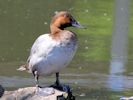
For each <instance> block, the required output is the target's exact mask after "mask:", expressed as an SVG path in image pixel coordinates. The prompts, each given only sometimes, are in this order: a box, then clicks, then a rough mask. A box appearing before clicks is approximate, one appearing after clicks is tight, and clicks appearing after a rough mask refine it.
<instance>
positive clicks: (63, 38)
mask: <svg viewBox="0 0 133 100" xmlns="http://www.w3.org/2000/svg"><path fill="white" fill-rule="evenodd" d="M67 27H77V28H83V26H82V25H80V23H79V22H77V21H76V20H75V19H74V17H73V16H72V15H71V14H70V13H69V12H68V11H60V12H58V13H57V14H55V15H54V16H53V17H52V20H51V23H50V32H49V33H46V34H42V35H40V36H39V37H38V38H37V39H36V40H35V42H34V43H33V45H32V47H31V50H30V54H29V57H28V59H27V62H26V63H25V64H24V65H22V66H20V68H18V70H19V71H24V70H26V71H28V72H30V73H32V74H33V76H34V78H35V82H36V86H37V87H39V76H44V77H45V76H49V75H52V74H55V75H56V81H55V84H54V85H55V86H60V84H61V83H60V80H59V73H60V71H61V70H62V69H63V68H65V67H66V66H68V64H69V63H70V62H71V61H72V59H73V57H74V55H75V53H76V50H77V46H78V43H77V35H76V33H75V32H72V31H69V30H66V28H67Z"/></svg>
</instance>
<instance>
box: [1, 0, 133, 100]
mask: <svg viewBox="0 0 133 100" xmlns="http://www.w3.org/2000/svg"><path fill="white" fill-rule="evenodd" d="M113 5H114V0H108V1H107V0H95V1H93V0H67V1H63V0H54V1H53V0H45V1H44V0H39V1H34V0H1V1H0V46H1V48H0V84H1V85H2V86H3V87H4V88H5V89H6V90H14V89H17V88H20V87H26V86H34V85H35V82H34V79H33V76H32V75H31V74H28V73H26V72H18V71H16V69H17V68H18V67H19V66H20V65H21V64H24V62H25V61H26V59H27V57H28V55H29V50H30V47H31V45H32V44H33V42H34V40H35V39H36V38H37V37H38V36H39V35H40V34H43V33H48V32H49V23H50V20H51V16H52V15H54V13H55V12H56V11H59V10H69V11H70V12H71V13H72V15H73V16H74V17H75V18H76V19H77V20H78V21H79V22H80V23H81V24H83V25H85V26H86V27H87V29H85V30H83V29H76V28H69V30H72V31H74V32H76V33H78V38H79V39H78V40H79V48H78V51H77V53H76V56H75V57H74V59H73V61H72V62H71V64H70V65H69V66H68V68H66V69H64V70H63V71H62V72H61V82H62V83H65V84H69V85H71V87H73V92H74V94H75V95H76V97H77V100H118V98H120V97H121V96H131V95H132V93H133V77H132V75H133V68H132V64H133V62H132V58H133V46H132V40H133V35H132V28H130V29H129V50H128V54H129V56H128V61H127V64H126V65H125V66H126V67H122V68H121V69H122V70H124V72H123V73H122V74H119V73H118V74H116V75H114V74H112V73H113V72H114V71H120V69H117V70H116V69H115V67H111V65H110V62H111V54H110V51H111V50H110V49H111V48H110V47H111V39H112V38H111V37H112V23H113V19H112V18H113V7H114V6H113ZM131 5H133V2H131ZM132 7H133V6H132ZM132 13H133V12H132V11H131V14H132ZM131 20H132V19H131ZM132 24H133V23H132V21H131V23H130V26H132ZM116 63H118V62H116ZM119 64H120V63H119ZM119 64H118V65H119ZM112 66H113V65H112ZM113 68H114V69H113ZM54 81H55V76H54V75H52V76H49V77H45V78H44V77H41V79H40V83H41V84H45V85H46V84H52V83H53V82H54Z"/></svg>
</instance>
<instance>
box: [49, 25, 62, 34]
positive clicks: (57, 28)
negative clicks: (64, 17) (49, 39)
mask: <svg viewBox="0 0 133 100" xmlns="http://www.w3.org/2000/svg"><path fill="white" fill-rule="evenodd" d="M50 30H51V34H58V33H60V32H62V31H63V30H64V28H59V27H57V26H54V25H50Z"/></svg>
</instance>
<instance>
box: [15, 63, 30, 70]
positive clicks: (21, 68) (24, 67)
mask: <svg viewBox="0 0 133 100" xmlns="http://www.w3.org/2000/svg"><path fill="white" fill-rule="evenodd" d="M17 70H18V71H25V70H28V64H24V65H22V66H20V67H19V68H18V69H17Z"/></svg>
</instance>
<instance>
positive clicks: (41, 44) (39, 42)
mask: <svg viewBox="0 0 133 100" xmlns="http://www.w3.org/2000/svg"><path fill="white" fill-rule="evenodd" d="M50 45H51V38H50V35H49V34H43V35H41V36H39V37H38V38H37V39H36V40H35V42H34V44H33V45H32V47H31V51H30V56H29V58H28V60H27V62H29V61H30V59H31V57H32V56H33V55H35V54H38V53H39V52H41V51H42V49H43V53H45V52H47V50H48V48H49V47H50Z"/></svg>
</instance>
